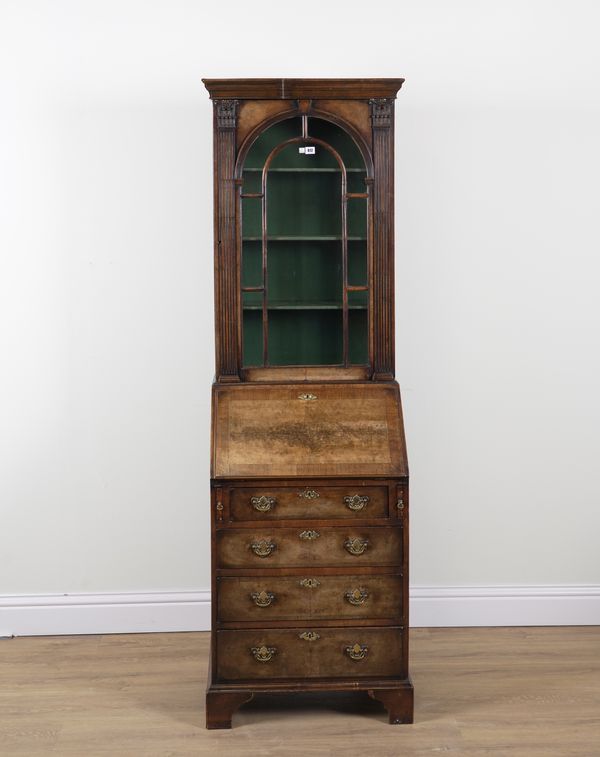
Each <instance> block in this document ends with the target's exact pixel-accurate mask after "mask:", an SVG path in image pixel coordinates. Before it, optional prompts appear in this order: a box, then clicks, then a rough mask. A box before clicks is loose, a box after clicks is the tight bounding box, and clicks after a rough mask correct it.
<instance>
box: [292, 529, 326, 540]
mask: <svg viewBox="0 0 600 757" xmlns="http://www.w3.org/2000/svg"><path fill="white" fill-rule="evenodd" d="M298 536H299V537H300V539H303V540H304V541H314V540H315V539H318V538H319V536H321V534H320V533H319V532H318V531H311V530H309V531H302V532H301V533H299V534H298Z"/></svg>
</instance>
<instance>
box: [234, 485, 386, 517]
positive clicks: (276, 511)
mask: <svg viewBox="0 0 600 757" xmlns="http://www.w3.org/2000/svg"><path fill="white" fill-rule="evenodd" d="M229 513H230V517H231V519H232V520H284V519H286V518H288V519H289V518H312V519H313V520H318V519H319V518H385V517H387V514H388V488H387V486H352V485H349V486H311V485H309V486H298V487H289V486H288V487H268V486H266V487H265V486H263V487H255V488H240V489H237V488H236V489H232V490H231V494H230V500H229Z"/></svg>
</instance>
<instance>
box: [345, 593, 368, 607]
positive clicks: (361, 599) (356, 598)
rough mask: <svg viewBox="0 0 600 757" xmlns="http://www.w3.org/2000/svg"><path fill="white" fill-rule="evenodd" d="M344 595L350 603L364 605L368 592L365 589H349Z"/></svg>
mask: <svg viewBox="0 0 600 757" xmlns="http://www.w3.org/2000/svg"><path fill="white" fill-rule="evenodd" d="M344 596H345V597H346V599H347V600H348V602H350V604H351V605H354V606H355V607H358V606H359V605H364V603H365V602H366V601H367V597H368V596H369V592H368V591H367V590H366V589H350V590H349V591H347V592H346V594H345V595H344Z"/></svg>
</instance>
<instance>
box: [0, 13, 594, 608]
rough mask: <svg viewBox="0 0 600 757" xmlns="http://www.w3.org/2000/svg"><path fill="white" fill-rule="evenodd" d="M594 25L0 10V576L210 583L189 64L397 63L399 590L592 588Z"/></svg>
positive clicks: (115, 586) (207, 139)
mask: <svg viewBox="0 0 600 757" xmlns="http://www.w3.org/2000/svg"><path fill="white" fill-rule="evenodd" d="M365 8H366V13H367V16H366V17H365ZM599 23H600V11H599V9H598V6H597V4H595V3H593V2H576V1H575V2H574V1H573V0H571V1H569V2H515V1H513V2H502V3H500V2H477V1H476V0H473V1H472V2H452V3H448V2H442V1H440V2H422V1H419V0H414V1H412V2H401V1H400V2H388V3H386V2H381V0H379V1H377V0H374V1H373V2H371V3H369V4H367V6H365V4H364V3H361V2H348V1H347V2H343V3H342V2H339V3H338V2H330V3H322V4H320V5H318V6H308V7H307V6H300V5H298V4H295V3H284V2H281V1H279V2H274V1H273V2H262V3H261V2H257V3H248V2H230V3H228V4H227V5H226V4H218V3H207V2H200V1H198V2H181V1H179V2H178V1H177V0H164V1H163V2H157V1H154V2H146V1H143V0H139V1H135V0H118V2H116V1H114V0H112V1H111V0H98V1H95V0H94V1H93V2H77V1H75V0H73V1H72V2H68V1H67V0H55V1H54V2H41V1H38V2H35V1H27V0H20V1H18V0H14V1H13V2H9V1H7V0H3V1H2V2H0V77H1V88H2V91H1V96H0V119H1V120H0V130H1V133H0V192H1V197H0V235H1V236H0V253H1V273H0V309H1V312H0V330H1V334H2V336H1V346H0V360H1V363H0V371H1V372H0V403H1V408H0V412H1V416H0V465H1V468H2V469H1V471H0V507H1V511H2V528H0V594H2V595H23V594H36V595H41V594H46V593H48V594H62V593H68V594H72V593H98V592H107V593H112V594H119V593H121V592H142V593H144V592H156V591H158V592H161V591H171V590H172V591H178V592H197V591H202V590H204V589H206V588H207V587H208V586H209V558H208V544H209V539H208V454H209V439H208V432H209V389H210V383H211V380H212V374H213V338H212V334H213V323H212V259H211V258H212V207H211V205H212V177H211V170H212V165H211V162H212V154H211V150H212V144H211V128H212V121H211V105H210V101H209V99H208V96H207V93H206V91H205V90H204V88H203V85H202V83H201V81H200V78H201V77H202V76H208V77H215V76H221V77H227V76H232V77H234V76H365V77H368V76H404V77H406V79H407V82H406V85H405V87H404V88H403V89H402V90H401V92H400V95H399V99H398V102H397V140H396V167H397V204H396V223H397V291H398V303H397V305H398V307H397V335H398V345H397V353H398V356H397V363H398V377H399V380H400V382H401V385H402V388H403V396H404V405H405V414H406V422H407V436H408V443H409V452H410V463H411V475H412V499H411V506H412V561H411V562H412V583H413V584H415V585H416V586H427V587H442V589H443V587H449V586H450V587H460V586H493V585H517V586H529V585H534V584H543V585H552V586H557V585H563V584H564V585H571V584H573V585H582V584H592V585H600V557H599V554H598V546H597V545H598V533H599V531H600V507H598V504H599V495H598V481H597V474H596V473H597V468H598V465H597V455H598V452H599V450H600V438H599V437H600V431H599V429H600V403H599V400H598V385H599V383H600V355H599V348H598V331H599V329H598V327H599V325H600V319H599V315H600V297H599V294H598V290H599V275H600V262H599V252H600V230H599V224H598V218H599V212H600V200H599V197H600V193H599V190H598V181H599V179H598V177H599V176H600V149H599V141H598V134H600V110H599V105H600V96H599V85H598V81H599V77H600V52H599V49H600V48H599V47H598V44H597V29H598V25H599Z"/></svg>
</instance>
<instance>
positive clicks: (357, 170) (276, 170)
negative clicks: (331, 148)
mask: <svg viewBox="0 0 600 757" xmlns="http://www.w3.org/2000/svg"><path fill="white" fill-rule="evenodd" d="M262 170H263V169H262V166H261V167H258V168H244V173H246V171H252V172H257V171H260V172H261V173H262ZM290 172H292V173H341V169H340V168H319V167H318V166H317V167H312V168H292V167H290V168H269V173H290ZM346 173H366V171H365V169H364V168H346Z"/></svg>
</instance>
